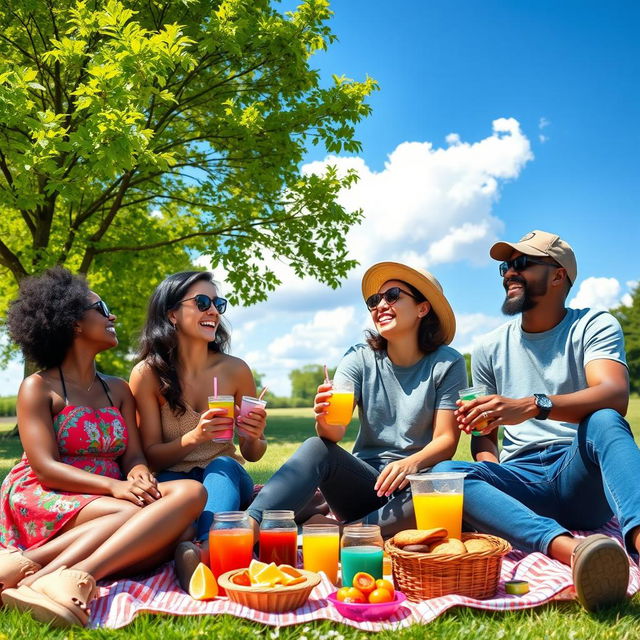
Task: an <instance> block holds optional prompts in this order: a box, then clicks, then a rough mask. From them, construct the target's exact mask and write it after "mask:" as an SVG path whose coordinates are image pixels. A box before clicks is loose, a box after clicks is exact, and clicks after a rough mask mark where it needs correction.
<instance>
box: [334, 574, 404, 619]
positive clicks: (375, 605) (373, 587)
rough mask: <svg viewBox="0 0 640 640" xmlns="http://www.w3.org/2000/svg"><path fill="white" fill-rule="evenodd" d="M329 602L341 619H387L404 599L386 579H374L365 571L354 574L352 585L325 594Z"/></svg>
mask: <svg viewBox="0 0 640 640" xmlns="http://www.w3.org/2000/svg"><path fill="white" fill-rule="evenodd" d="M328 599H329V602H331V604H332V605H333V606H334V607H335V608H336V609H337V610H338V612H339V613H341V614H342V615H343V616H344V617H345V618H349V619H351V620H357V621H360V622H364V621H375V620H387V619H388V618H390V617H391V616H392V615H394V614H395V613H396V612H397V611H398V610H399V609H400V607H401V606H402V603H403V602H404V601H405V600H406V599H407V597H406V596H405V595H404V593H401V592H400V591H396V590H395V589H394V588H393V585H392V584H391V582H389V580H384V579H378V580H376V579H375V578H374V577H373V576H372V575H369V574H368V573H364V572H360V573H356V575H355V576H354V578H353V584H352V586H350V587H348V586H346V587H342V588H341V589H338V591H335V592H334V593H332V594H330V595H329V598H328Z"/></svg>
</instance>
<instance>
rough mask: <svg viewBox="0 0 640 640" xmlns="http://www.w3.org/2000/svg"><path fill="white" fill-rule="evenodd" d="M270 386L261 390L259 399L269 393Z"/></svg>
mask: <svg viewBox="0 0 640 640" xmlns="http://www.w3.org/2000/svg"><path fill="white" fill-rule="evenodd" d="M268 388H269V387H265V388H264V389H263V390H262V391H261V392H260V395H259V396H258V400H262V398H263V397H264V394H265V393H267V389H268Z"/></svg>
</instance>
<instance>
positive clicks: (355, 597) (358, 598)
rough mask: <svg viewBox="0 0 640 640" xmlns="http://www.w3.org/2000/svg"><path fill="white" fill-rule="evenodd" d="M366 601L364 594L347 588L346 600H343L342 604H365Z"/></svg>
mask: <svg viewBox="0 0 640 640" xmlns="http://www.w3.org/2000/svg"><path fill="white" fill-rule="evenodd" d="M366 601H367V597H366V596H365V595H364V593H362V591H360V590H359V589H356V588H355V587H349V588H348V589H347V595H346V598H345V599H344V600H343V602H366Z"/></svg>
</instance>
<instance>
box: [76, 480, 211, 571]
mask: <svg viewBox="0 0 640 640" xmlns="http://www.w3.org/2000/svg"><path fill="white" fill-rule="evenodd" d="M160 489H161V491H162V498H161V499H160V500H158V501H156V502H154V503H152V504H149V505H147V506H146V507H144V508H143V509H140V510H139V511H138V512H137V513H135V514H134V515H133V516H132V517H131V518H130V519H129V520H127V521H126V522H125V523H124V524H123V525H122V526H121V527H120V528H119V529H118V530H117V531H116V532H115V533H113V535H111V536H110V537H109V538H108V539H107V540H106V541H105V542H103V543H102V544H101V545H100V546H99V547H98V548H97V549H96V550H95V551H94V552H93V553H91V554H90V555H89V556H88V557H87V558H85V559H84V560H82V561H80V562H78V563H76V564H75V565H74V566H73V568H74V569H78V570H80V571H86V572H87V573H90V574H91V575H92V576H93V577H94V578H95V579H96V580H100V579H101V578H104V577H105V576H108V575H111V574H114V573H118V572H119V571H123V570H124V569H129V568H130V567H133V566H135V567H138V566H139V563H142V562H145V563H146V561H147V559H149V558H151V557H153V556H156V554H159V553H162V551H163V550H166V549H167V548H172V547H173V545H174V544H175V542H176V541H177V540H178V538H179V537H180V535H181V534H182V533H183V531H184V530H185V529H186V528H187V527H188V526H189V524H191V523H192V522H193V521H194V520H195V519H196V517H197V516H198V515H200V512H201V511H202V508H203V507H204V504H205V500H206V494H205V490H204V488H203V486H202V485H201V484H200V483H199V482H196V481H192V480H178V481H173V482H167V483H161V488H160Z"/></svg>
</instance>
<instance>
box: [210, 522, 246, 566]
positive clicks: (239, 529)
mask: <svg viewBox="0 0 640 640" xmlns="http://www.w3.org/2000/svg"><path fill="white" fill-rule="evenodd" d="M252 557H253V529H252V528H251V524H250V522H249V516H248V515H247V514H246V513H245V512H244V511H220V512H219V513H214V514H213V526H212V527H211V529H210V530H209V558H210V565H211V571H213V575H214V576H215V577H216V578H218V577H219V576H221V575H222V574H223V573H225V572H227V571H231V570H232V569H243V568H245V567H248V566H249V564H250V563H251V558H252Z"/></svg>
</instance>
